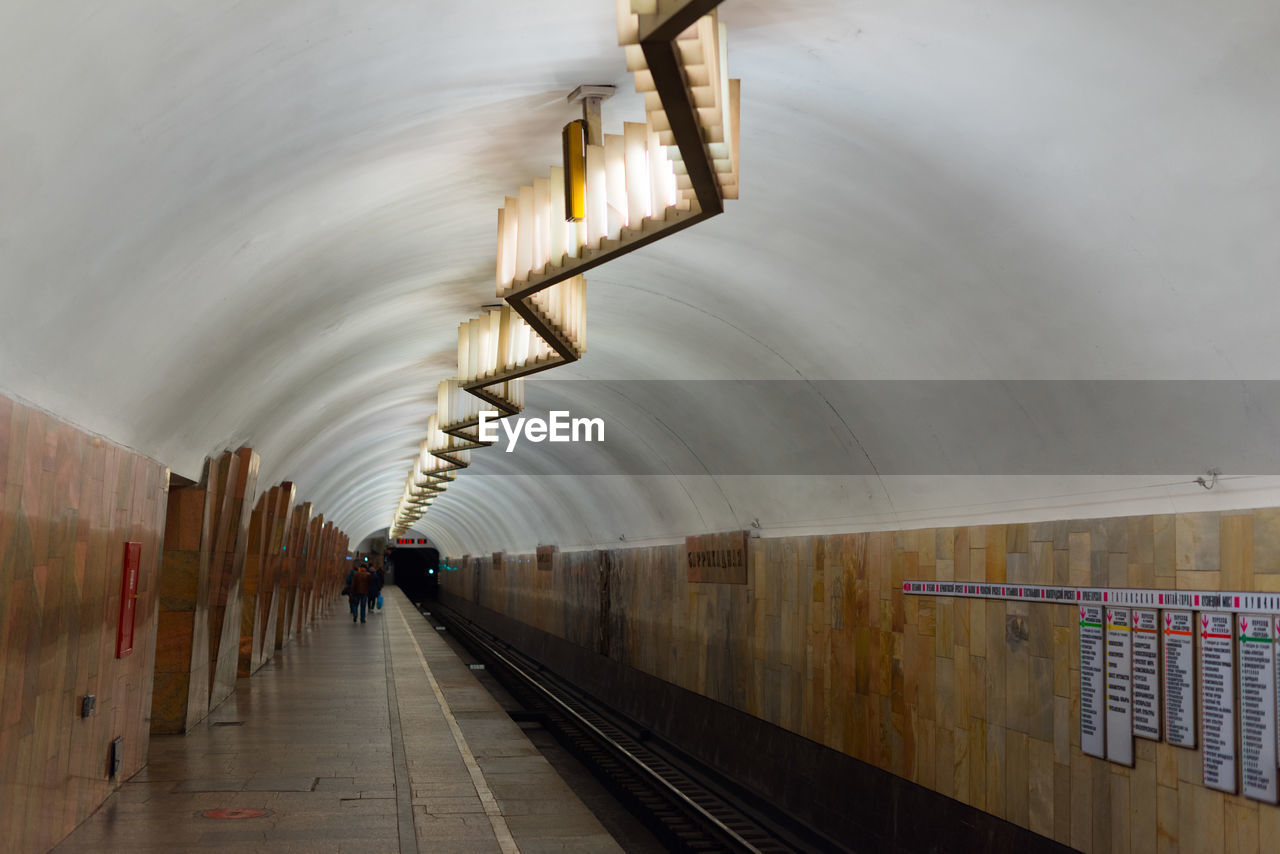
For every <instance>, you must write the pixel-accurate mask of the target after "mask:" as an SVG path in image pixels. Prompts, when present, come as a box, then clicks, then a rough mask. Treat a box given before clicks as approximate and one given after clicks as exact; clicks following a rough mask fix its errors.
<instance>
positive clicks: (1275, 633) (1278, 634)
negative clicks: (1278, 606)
mask: <svg viewBox="0 0 1280 854" xmlns="http://www.w3.org/2000/svg"><path fill="white" fill-rule="evenodd" d="M1271 628H1272V632H1271V637H1272V638H1274V639H1275V641H1276V642H1277V643H1280V617H1275V618H1274V619H1273V620H1272V627H1271ZM1273 648H1274V645H1273ZM1271 657H1272V658H1273V659H1274V660H1275V663H1276V675H1275V680H1276V711H1277V713H1280V653H1277V652H1274V651H1273V652H1272V653H1271ZM1276 751H1277V755H1276V762H1277V763H1280V735H1277V737H1276Z"/></svg>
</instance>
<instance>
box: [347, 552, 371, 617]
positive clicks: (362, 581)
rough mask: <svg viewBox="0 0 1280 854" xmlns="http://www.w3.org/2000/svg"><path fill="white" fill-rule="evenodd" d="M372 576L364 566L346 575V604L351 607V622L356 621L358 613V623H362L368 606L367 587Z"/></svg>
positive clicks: (361, 565)
mask: <svg viewBox="0 0 1280 854" xmlns="http://www.w3.org/2000/svg"><path fill="white" fill-rule="evenodd" d="M370 578H372V575H371V574H370V573H369V571H368V570H367V569H365V568H364V564H360V565H359V566H357V567H356V568H355V569H353V570H351V572H350V574H348V575H347V590H348V593H347V602H348V604H350V605H351V622H353V623H354V622H355V621H356V612H357V610H358V611H359V614H360V622H362V623H363V622H364V616H365V609H366V608H367V607H368V604H369V587H370V586H371V585H370V581H369V579H370Z"/></svg>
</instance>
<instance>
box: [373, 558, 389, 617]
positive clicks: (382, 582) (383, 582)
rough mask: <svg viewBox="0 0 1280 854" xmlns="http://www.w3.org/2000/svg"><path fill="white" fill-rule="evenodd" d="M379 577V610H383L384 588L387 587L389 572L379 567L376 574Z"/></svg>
mask: <svg viewBox="0 0 1280 854" xmlns="http://www.w3.org/2000/svg"><path fill="white" fill-rule="evenodd" d="M374 574H375V575H376V576H377V577H378V610H379V611H381V610H382V588H384V587H386V586H387V571H386V569H384V568H383V567H381V566H380V567H378V571H377V572H376V573H374Z"/></svg>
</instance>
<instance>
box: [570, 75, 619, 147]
mask: <svg viewBox="0 0 1280 854" xmlns="http://www.w3.org/2000/svg"><path fill="white" fill-rule="evenodd" d="M616 90H617V87H616V86H614V85H612V84H610V83H584V84H582V85H581V86H579V87H578V88H577V89H574V90H573V91H572V92H570V93H569V96H568V97H567V98H566V99H565V100H566V101H568V102H569V103H570V104H576V103H578V102H579V101H581V102H582V124H583V126H584V127H585V128H586V129H587V145H603V144H604V131H603V130H602V127H601V120H600V105H601V104H603V103H604V101H605V99H606V98H612V97H613V93H614V92H615V91H616Z"/></svg>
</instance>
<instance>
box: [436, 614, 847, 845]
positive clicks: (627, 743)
mask: <svg viewBox="0 0 1280 854" xmlns="http://www.w3.org/2000/svg"><path fill="white" fill-rule="evenodd" d="M423 614H424V616H427V618H428V619H431V620H432V621H433V622H438V623H439V624H442V625H443V626H444V627H445V628H446V630H447V631H448V632H449V633H450V634H452V635H453V636H454V637H455V638H457V640H458V641H459V642H460V643H462V644H463V645H464V646H465V647H467V649H468V650H469V651H470V652H471V654H472V655H474V656H475V657H476V658H477V659H478V660H480V661H481V662H482V663H484V664H485V666H486V667H487V668H488V669H490V670H491V671H492V672H493V674H494V675H495V676H496V677H497V678H498V679H499V681H501V682H502V683H503V685H504V687H505V688H506V689H507V690H508V691H509V692H510V693H511V694H512V695H513V696H514V697H515V698H516V699H517V700H518V701H519V702H520V703H521V704H522V705H523V706H524V707H525V709H527V710H528V711H529V712H530V713H532V715H533V716H535V717H536V718H537V719H538V720H540V721H541V722H542V723H543V725H544V726H546V727H547V729H549V730H550V731H551V732H552V733H553V734H554V735H555V737H556V739H557V740H558V741H559V742H560V743H561V744H562V745H564V747H565V748H566V749H567V750H568V751H569V752H570V753H572V754H573V755H574V756H575V757H577V758H578V760H579V761H580V762H582V763H583V764H584V765H585V766H586V767H587V768H589V769H590V770H591V771H592V773H593V774H595V776H596V777H597V778H598V779H600V781H601V782H602V783H604V785H605V786H606V787H607V788H608V789H609V790H610V791H611V792H612V793H613V794H614V796H615V797H617V798H618V799H619V801H621V802H622V803H623V804H624V805H625V806H626V807H627V808H628V809H629V810H630V811H631V812H632V813H633V814H635V815H636V816H637V817H638V818H639V819H640V820H641V821H643V822H644V823H645V824H646V825H647V826H648V827H649V829H650V831H651V832H653V833H654V835H655V836H657V837H658V839H659V840H660V841H661V842H662V843H663V844H664V845H665V846H666V847H667V848H668V849H669V850H672V851H688V852H749V853H750V854H781V852H794V851H821V850H830V851H838V850H841V849H839V848H837V847H836V846H832V845H830V844H828V843H826V841H825V840H808V839H806V840H801V839H800V838H799V837H798V836H797V835H796V830H795V829H790V830H785V829H783V828H781V827H780V826H779V825H778V824H776V823H775V822H773V821H771V820H765V819H764V818H763V817H762V816H760V815H759V814H758V813H756V812H755V811H753V810H752V809H751V808H750V807H749V806H744V805H743V804H742V803H741V802H740V801H738V800H737V799H736V798H735V797H733V796H731V795H729V794H728V793H727V791H726V790H725V789H722V788H720V787H718V786H716V785H715V783H714V782H712V781H710V780H709V779H708V778H707V776H706V773H707V772H706V769H699V770H698V771H695V770H693V769H692V768H691V767H686V768H681V767H677V764H676V761H673V758H674V757H673V756H672V753H673V752H672V751H666V750H664V751H662V752H661V753H660V752H658V751H657V750H654V749H650V747H648V746H646V744H645V743H644V739H645V737H646V734H645V733H644V731H643V730H641V729H640V728H638V727H636V726H635V724H633V723H632V722H630V721H627V720H625V719H623V718H622V717H621V716H619V715H616V714H615V713H611V712H610V711H609V710H607V709H604V708H603V707H601V706H600V705H599V704H597V703H595V702H592V701H591V700H590V699H589V698H587V697H585V696H583V695H582V694H581V693H580V692H578V691H577V690H575V689H574V688H573V686H571V685H569V684H568V683H566V682H564V681H563V680H561V679H559V678H558V677H556V676H555V675H554V674H552V673H551V672H549V671H547V670H546V669H545V668H544V667H543V666H542V665H541V664H539V663H538V662H537V661H534V660H533V659H530V658H528V657H527V656H525V655H523V654H522V653H520V652H519V651H517V650H514V649H512V648H511V647H510V646H509V645H508V644H506V643H505V642H503V641H502V640H500V639H498V638H496V637H494V636H493V635H491V634H489V633H488V632H486V631H484V630H483V629H482V628H480V627H478V626H476V625H475V624H474V623H472V622H471V621H470V620H467V619H466V618H464V617H462V616H461V615H459V614H457V613H456V612H453V611H451V610H449V609H448V608H446V607H445V606H442V605H440V604H439V603H435V602H432V603H431V604H430V606H429V607H427V608H425V609H424V610H423ZM632 733H636V734H635V735H632Z"/></svg>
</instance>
